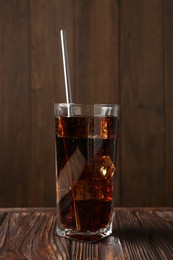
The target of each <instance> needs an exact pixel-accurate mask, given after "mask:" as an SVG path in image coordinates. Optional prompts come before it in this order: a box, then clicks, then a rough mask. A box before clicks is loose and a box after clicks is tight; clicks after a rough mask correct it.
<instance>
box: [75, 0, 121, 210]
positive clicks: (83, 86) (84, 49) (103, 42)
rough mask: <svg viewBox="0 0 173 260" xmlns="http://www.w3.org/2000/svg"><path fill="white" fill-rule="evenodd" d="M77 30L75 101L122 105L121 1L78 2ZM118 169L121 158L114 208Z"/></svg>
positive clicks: (77, 0)
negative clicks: (120, 76)
mask: <svg viewBox="0 0 173 260" xmlns="http://www.w3.org/2000/svg"><path fill="white" fill-rule="evenodd" d="M74 26H75V57H74V58H75V85H74V86H73V87H74V90H75V91H74V101H75V102H77V103H118V104H119V101H120V99H119V94H120V90H119V4H118V1H117V0H110V1H100V0H95V1H92V0H87V1H80V0H76V1H75V24H74ZM118 156H119V147H118ZM119 167H120V163H119V158H118V159H117V174H116V188H115V190H116V200H115V205H119V172H120V170H119Z"/></svg>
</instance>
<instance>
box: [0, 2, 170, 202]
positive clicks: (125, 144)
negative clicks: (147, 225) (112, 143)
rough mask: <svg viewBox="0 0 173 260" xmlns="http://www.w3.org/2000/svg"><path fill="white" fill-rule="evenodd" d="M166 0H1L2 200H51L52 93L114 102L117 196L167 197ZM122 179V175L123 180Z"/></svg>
mask: <svg viewBox="0 0 173 260" xmlns="http://www.w3.org/2000/svg"><path fill="white" fill-rule="evenodd" d="M172 11H173V3H172V0H151V1H146V0H141V1H138V0H131V1H129V0H122V1H119V0H109V1H108V0H105V1H104V0H94V1H92V0H82V1H81V0H63V1H62V0H51V1H49V0H38V1H34V0H13V1H10V0H0V179H1V184H0V206H4V207H11V206H17V207H20V206H54V205H55V168H54V165H55V163H54V118H53V103H54V102H65V92H64V78H63V69H62V59H61V50H60V39H59V30H60V29H65V30H66V31H67V36H68V49H69V58H70V72H71V81H72V95H73V100H74V102H81V103H96V102H99V103H114V102H116V103H120V105H121V126H120V135H119V136H120V138H119V141H120V142H119V146H118V155H119V156H120V159H119V160H118V162H119V163H118V167H117V168H118V174H117V176H116V177H117V187H116V190H117V194H116V198H117V199H116V205H121V206H122V205H124V206H131V205H134V206H137V205H139V206H157V205H158V206H162V205H163V206H166V205H167V206H171V205H173V189H172V183H173V173H172V161H173V117H172V114H173V102H172V101H173V88H172V83H173V76H172V75H173V74H172V68H173V64H172V62H173V47H172V31H173V16H172ZM119 183H120V185H119Z"/></svg>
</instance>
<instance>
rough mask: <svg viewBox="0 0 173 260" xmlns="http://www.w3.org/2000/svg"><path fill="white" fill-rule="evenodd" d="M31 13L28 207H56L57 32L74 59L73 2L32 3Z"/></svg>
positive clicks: (61, 95) (60, 98) (60, 94)
mask: <svg viewBox="0 0 173 260" xmlns="http://www.w3.org/2000/svg"><path fill="white" fill-rule="evenodd" d="M30 13H31V26H30V27H31V45H32V50H31V78H32V86H31V88H32V89H31V106H32V110H31V119H32V121H31V122H32V129H31V131H32V151H31V152H32V157H31V158H32V163H31V164H32V165H31V174H30V178H29V180H28V191H29V193H28V198H29V202H28V205H29V206H55V166H54V165H55V162H54V161H55V159H54V158H55V156H54V132H55V130H54V115H53V113H54V111H53V104H54V103H55V102H64V101H65V91H64V79H63V69H62V68H63V67H62V59H61V49H60V38H59V30H60V29H62V28H63V29H66V31H67V34H68V42H69V52H70V57H71V60H73V51H72V50H73V1H72V0H65V1H55V0H54V1H48V0H46V1H45V0H39V1H34V0H33V1H30ZM67 17H68V19H67ZM71 67H72V69H71V73H72V82H73V67H74V66H71Z"/></svg>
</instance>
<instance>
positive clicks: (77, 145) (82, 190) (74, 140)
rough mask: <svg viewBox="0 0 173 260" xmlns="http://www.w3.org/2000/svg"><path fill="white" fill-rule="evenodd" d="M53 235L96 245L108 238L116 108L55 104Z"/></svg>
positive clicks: (112, 201)
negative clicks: (54, 224)
mask: <svg viewBox="0 0 173 260" xmlns="http://www.w3.org/2000/svg"><path fill="white" fill-rule="evenodd" d="M54 115H55V138H56V139H55V141H56V149H55V150H56V158H55V160H56V194H57V233H58V234H59V235H60V236H65V237H68V238H74V239H78V240H85V241H96V240H98V239H100V238H103V237H106V236H108V235H110V234H111V233H112V220H113V206H114V197H115V196H114V195H115V190H114V187H115V184H114V182H115V172H116V151H117V140H118V125H119V105H112V104H94V105H81V104H66V103H60V104H55V105H54Z"/></svg>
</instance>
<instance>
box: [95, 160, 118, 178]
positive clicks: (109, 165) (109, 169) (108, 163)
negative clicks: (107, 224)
mask: <svg viewBox="0 0 173 260" xmlns="http://www.w3.org/2000/svg"><path fill="white" fill-rule="evenodd" d="M94 171H95V172H96V174H97V175H99V176H100V175H101V176H103V177H104V178H110V177H112V176H113V175H114V174H115V171H116V167H115V165H114V163H113V162H112V160H111V158H110V156H106V155H104V156H102V157H101V158H99V159H98V158H97V159H95V160H94Z"/></svg>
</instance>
